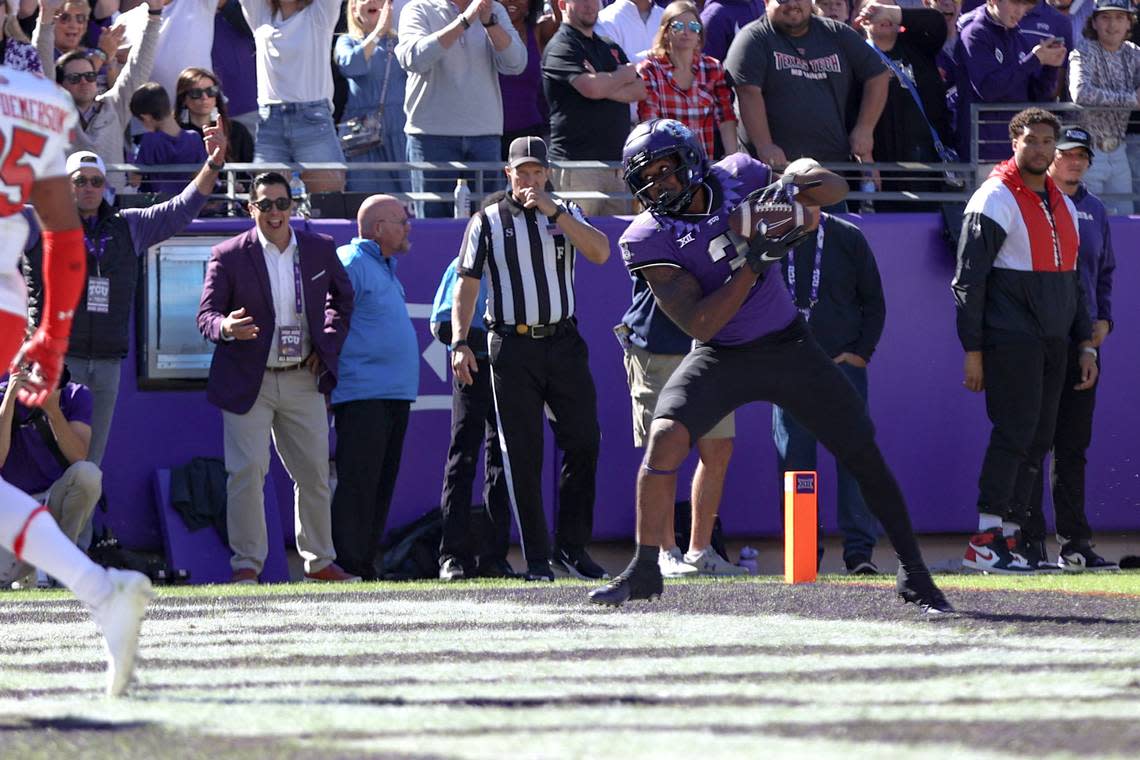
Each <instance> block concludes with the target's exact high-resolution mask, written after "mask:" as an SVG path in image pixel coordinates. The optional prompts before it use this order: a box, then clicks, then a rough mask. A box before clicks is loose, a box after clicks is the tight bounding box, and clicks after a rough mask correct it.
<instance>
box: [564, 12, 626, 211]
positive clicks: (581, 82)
mask: <svg viewBox="0 0 1140 760" xmlns="http://www.w3.org/2000/svg"><path fill="white" fill-rule="evenodd" d="M563 8H564V11H565V14H566V15H565V19H564V21H563V23H562V26H561V27H559V29H558V32H557V33H556V34H555V35H554V38H553V39H551V40H550V44H549V45H547V46H546V50H545V52H543V54H542V87H543V90H544V91H545V93H546V102H547V103H549V104H550V159H551V160H552V161H620V160H621V151H622V147H623V146H624V145H625V138H626V137H627V136H628V135H629V104H630V103H636V102H637V101H639V100H642V99H644V98H645V97H646V90H645V83H644V82H643V81H642V80H641V78H640V77H638V75H637V69H636V68H635V67H634V66H633V64H631V63H630V62H629V58H628V57H627V56H626V54H625V51H623V50H622V49H621V47H620V46H619V45H618V44H617V43H614V42H611V41H610V40H609V39H607V38H605V37H603V36H601V35H599V34H596V33H595V25H596V24H597V20H598V0H564V4H563ZM552 175H553V180H554V184H555V185H557V187H558V188H559V189H560V190H562V191H575V190H595V191H601V192H609V193H624V192H627V190H628V188H626V186H625V182H624V181H623V180H622V178H621V170H620V169H562V168H555V169H554V170H553V172H552ZM579 206H580V207H581V208H582V210H583V212H585V213H586V214H624V213H628V212H629V211H630V203H629V201H622V200H601V201H582V202H581V203H580V204H579Z"/></svg>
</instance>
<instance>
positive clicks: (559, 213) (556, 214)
mask: <svg viewBox="0 0 1140 760" xmlns="http://www.w3.org/2000/svg"><path fill="white" fill-rule="evenodd" d="M565 210H566V209H564V208H562V207H561V206H559V207H558V210H557V211H555V212H554V213H553V214H551V216H550V223H551V224H554V223H555V222H557V221H558V217H560V216H562V213H563V212H564V211H565Z"/></svg>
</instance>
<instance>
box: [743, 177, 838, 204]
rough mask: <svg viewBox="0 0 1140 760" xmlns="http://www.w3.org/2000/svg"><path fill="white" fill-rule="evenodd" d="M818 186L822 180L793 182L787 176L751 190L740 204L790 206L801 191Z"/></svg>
mask: <svg viewBox="0 0 1140 760" xmlns="http://www.w3.org/2000/svg"><path fill="white" fill-rule="evenodd" d="M819 184H822V180H818V179H814V180H811V181H810V182H793V181H791V180H790V179H789V178H788V177H787V176H783V177H780V178H779V179H778V180H776V181H775V182H773V183H772V184H770V185H765V186H764V187H761V188H757V189H756V190H753V191H752V192H751V193H749V194H748V195H746V196H745V197H744V200H743V201H742V203H749V202H755V203H786V204H788V205H789V206H790V205H792V203H793V202H794V201H795V199H796V195H797V194H798V193H799V192H800V191H801V190H807V189H808V188H811V187H815V186H816V185H819Z"/></svg>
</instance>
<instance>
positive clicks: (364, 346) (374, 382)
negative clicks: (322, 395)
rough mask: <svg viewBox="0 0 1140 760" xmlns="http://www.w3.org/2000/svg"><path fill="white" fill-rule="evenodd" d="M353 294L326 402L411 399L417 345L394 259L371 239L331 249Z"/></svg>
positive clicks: (415, 386)
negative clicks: (337, 368) (336, 372)
mask: <svg viewBox="0 0 1140 760" xmlns="http://www.w3.org/2000/svg"><path fill="white" fill-rule="evenodd" d="M336 254H337V256H338V257H340V261H341V263H342V264H343V265H344V269H345V271H346V272H347V273H348V279H349V281H350V282H351V283H352V289H353V292H354V293H355V294H356V295H355V298H354V305H353V310H352V322H351V323H350V324H349V328H348V337H347V338H345V340H344V348H342V349H341V351H340V375H339V378H338V381H337V386H336V388H335V389H334V390H333V393H332V403H334V404H342V403H344V402H346V401H360V400H363V399H395V400H402V401H415V400H416V395H417V391H418V390H419V381H420V349H419V341H418V340H417V339H416V331H415V329H414V328H413V327H412V318H411V317H410V316H409V315H408V304H407V302H406V301H405V300H404V286H403V285H402V284H400V280H399V279H397V277H396V264H397V261H396V260H395V259H394V258H392V257H390V256H389V257H385V256H384V255H383V254H381V252H380V245H379V244H378V243H376V242H375V241H372V240H365V239H364V238H353V239H352V242H351V243H349V244H348V245H342V246H341V247H340V248H337V249H336Z"/></svg>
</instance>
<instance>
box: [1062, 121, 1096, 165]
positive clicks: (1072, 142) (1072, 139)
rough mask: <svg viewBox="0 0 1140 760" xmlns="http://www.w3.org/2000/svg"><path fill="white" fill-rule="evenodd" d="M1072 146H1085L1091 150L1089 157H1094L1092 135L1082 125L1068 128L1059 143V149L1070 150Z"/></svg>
mask: <svg viewBox="0 0 1140 760" xmlns="http://www.w3.org/2000/svg"><path fill="white" fill-rule="evenodd" d="M1071 148H1084V149H1085V150H1087V151H1088V152H1089V158H1090V159H1091V158H1092V157H1093V149H1092V137H1091V136H1090V135H1089V133H1088V132H1087V131H1085V130H1084V129H1081V128H1080V127H1069V128H1068V129H1066V130H1065V133H1064V134H1063V135H1062V136H1061V142H1059V143H1057V150H1069V149H1071Z"/></svg>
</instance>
